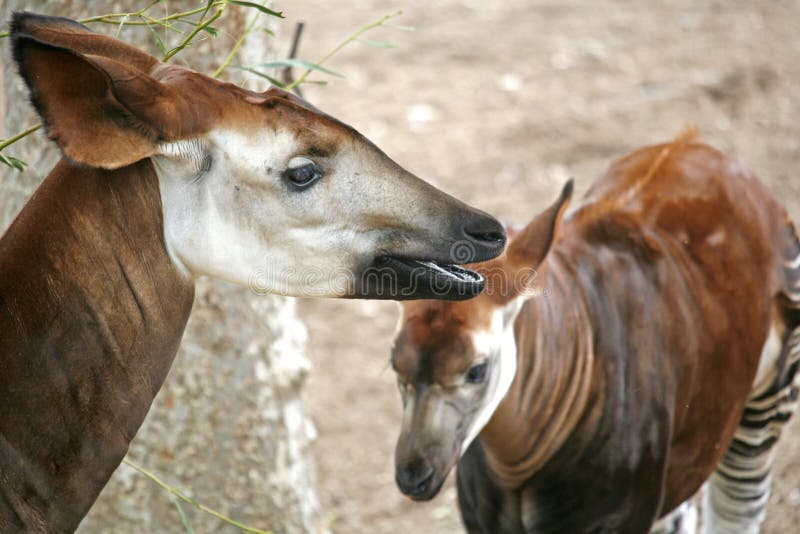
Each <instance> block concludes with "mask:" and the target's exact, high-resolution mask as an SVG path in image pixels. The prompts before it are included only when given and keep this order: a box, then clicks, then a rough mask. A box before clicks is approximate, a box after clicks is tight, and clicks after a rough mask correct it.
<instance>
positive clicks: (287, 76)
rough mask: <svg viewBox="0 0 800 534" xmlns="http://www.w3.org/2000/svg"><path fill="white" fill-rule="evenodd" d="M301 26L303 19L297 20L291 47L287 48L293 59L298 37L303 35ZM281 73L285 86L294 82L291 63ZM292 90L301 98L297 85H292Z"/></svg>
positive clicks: (290, 57) (301, 93)
mask: <svg viewBox="0 0 800 534" xmlns="http://www.w3.org/2000/svg"><path fill="white" fill-rule="evenodd" d="M303 28H305V23H304V22H303V21H300V22H298V23H297V26H295V27H294V37H293V38H292V48H291V50H289V59H295V58H296V57H297V50H298V49H299V48H300V38H301V37H302V36H303ZM282 74H283V76H282V81H283V85H284V86H285V87H288V86H290V85H292V84H293V83H294V71H293V69H292V66H291V65H286V67H284V68H283V73H282ZM292 91H293V92H294V94H296V95H297V96H299V97H300V98H303V92H302V91H301V90H300V86H299V85H294V86H293V88H292Z"/></svg>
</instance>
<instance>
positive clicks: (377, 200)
mask: <svg viewBox="0 0 800 534" xmlns="http://www.w3.org/2000/svg"><path fill="white" fill-rule="evenodd" d="M335 146H336V148H335V150H332V151H331V153H327V152H324V151H322V150H319V149H314V148H312V149H309V147H308V146H307V145H306V146H304V145H303V143H302V142H301V141H299V140H298V139H297V137H296V136H295V134H293V133H292V132H291V130H289V129H285V130H283V129H280V128H278V129H273V128H261V129H254V131H251V132H249V134H248V135H244V134H242V133H240V132H237V131H232V130H227V131H214V132H211V133H210V134H208V135H206V136H204V137H203V138H200V139H194V140H189V141H182V142H177V143H168V144H162V145H161V150H160V154H159V155H157V156H155V157H153V161H154V165H155V169H156V173H157V175H158V178H159V184H160V189H161V196H162V203H163V210H164V228H165V237H166V242H167V247H168V250H169V252H170V254H171V256H172V258H173V260H174V261H175V262H176V263H177V264H178V265H179V266H181V267H182V268H183V269H184V270H185V271H186V273H187V274H188V275H191V276H198V275H210V276H215V277H219V278H223V279H226V280H228V281H231V282H234V283H237V284H241V285H249V286H250V287H251V288H253V289H254V290H256V291H258V292H263V293H277V294H283V295H294V296H317V297H339V296H349V295H351V294H352V291H353V284H354V283H355V282H356V280H355V278H356V277H357V276H359V273H361V272H362V271H363V269H364V268H365V267H366V266H367V265H371V264H372V262H373V261H374V260H375V258H376V257H378V256H380V255H381V254H383V253H401V254H403V255H407V256H411V257H419V258H421V259H428V258H429V257H431V254H439V253H440V252H441V251H442V250H444V251H445V252H447V251H448V250H449V248H450V246H451V244H452V242H453V241H455V240H456V239H457V234H458V233H460V228H459V232H456V231H454V228H456V225H455V224H453V219H457V218H458V217H453V214H454V213H458V212H457V210H458V209H459V208H462V207H463V205H457V204H456V203H457V201H455V200H454V199H452V198H451V197H449V196H447V195H445V194H443V193H441V192H439V191H437V190H436V189H434V188H432V187H431V186H429V185H428V184H426V183H424V182H423V181H422V180H419V179H418V178H416V177H414V176H413V175H411V174H409V173H407V172H405V171H404V170H403V169H401V168H400V167H399V166H397V165H396V164H394V163H393V162H392V161H391V160H390V159H389V158H388V157H386V156H385V155H384V154H382V153H381V152H380V151H379V150H378V149H376V148H375V147H374V146H372V145H371V144H370V143H368V142H366V140H363V139H360V138H359V137H358V136H352V137H347V136H344V137H343V138H342V139H341V140H340V141H339V142H338V143H335ZM306 182H307V183H306ZM458 204H460V203H458ZM454 208H456V209H454ZM462 212H463V209H462ZM466 214H467V215H469V213H468V212H466Z"/></svg>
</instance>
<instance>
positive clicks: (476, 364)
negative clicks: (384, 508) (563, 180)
mask: <svg viewBox="0 0 800 534" xmlns="http://www.w3.org/2000/svg"><path fill="white" fill-rule="evenodd" d="M571 195H572V182H571V181H570V182H569V183H568V184H567V185H566V186H565V187H564V190H563V192H562V193H561V196H560V197H559V199H558V200H557V201H556V202H555V203H554V204H553V205H552V206H550V207H549V208H548V209H546V210H545V211H544V212H542V213H541V214H539V215H538V216H537V217H535V218H534V219H533V220H532V221H531V222H530V224H528V226H526V227H525V228H524V229H523V230H522V231H520V232H519V233H517V234H516V235H514V234H513V233H509V236H510V237H511V240H510V242H509V244H508V248H507V250H506V251H505V253H504V254H502V255H501V256H499V257H498V258H496V259H494V260H492V261H490V262H486V263H483V264H481V265H478V266H475V269H476V270H477V271H478V272H480V273H481V274H482V275H483V276H484V278H485V279H486V281H487V290H486V291H485V292H484V293H483V294H481V295H480V296H479V297H477V298H475V299H473V300H470V301H467V302H437V301H431V300H421V301H416V302H408V303H403V306H402V315H401V318H400V329H399V332H398V334H397V337H396V339H395V344H394V348H393V350H392V367H393V368H394V370H395V372H396V373H397V381H398V387H399V389H400V393H401V396H402V400H403V420H402V427H401V430H400V438H399V440H398V443H397V449H396V452H395V463H396V469H397V470H396V480H397V485H398V486H399V488H400V490H401V491H402V492H403V493H405V494H406V495H408V496H410V497H411V498H412V499H415V500H428V499H431V498H433V497H434V496H435V495H436V494H437V493H438V491H439V488H440V487H441V485H442V483H443V482H444V480H445V478H446V477H447V474H448V473H449V472H450V470H451V469H452V467H453V466H454V465H455V464H456V462H457V461H458V459H459V457H460V456H461V454H462V453H463V452H464V451H466V449H467V447H468V445H469V444H470V443H471V442H472V440H473V439H475V437H476V436H477V435H478V434H479V433H480V431H481V430H482V429H483V427H484V426H485V425H486V424H487V422H488V421H489V419H490V418H491V416H492V414H493V413H494V411H495V409H496V408H497V406H498V404H499V403H500V401H501V400H502V399H503V397H504V395H505V394H506V392H507V391H508V388H509V387H510V386H511V382H512V380H513V378H514V375H515V372H516V365H517V352H516V345H515V340H514V328H513V325H514V320H515V318H516V316H517V313H518V312H519V310H520V307H521V306H522V303H523V302H524V300H525V299H526V298H529V297H531V296H534V295H537V294H540V293H541V292H542V291H543V289H544V288H545V276H546V273H544V272H542V271H541V270H539V268H540V266H541V264H542V261H543V260H544V258H545V256H546V254H547V252H548V250H549V249H550V247H551V245H552V244H553V242H554V240H555V239H556V237H557V230H558V227H559V223H560V221H561V218H562V217H563V215H564V213H565V211H566V208H567V206H568V204H569V200H570V198H571Z"/></svg>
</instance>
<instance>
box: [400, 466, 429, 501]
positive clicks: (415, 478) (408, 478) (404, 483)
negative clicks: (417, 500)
mask: <svg viewBox="0 0 800 534" xmlns="http://www.w3.org/2000/svg"><path fill="white" fill-rule="evenodd" d="M433 474H434V470H433V467H432V466H431V465H429V464H428V463H427V462H425V461H424V460H421V459H418V460H416V461H411V462H409V463H407V464H405V465H402V466H398V468H397V472H396V473H395V478H396V480H397V486H398V487H399V488H400V490H401V491H402V492H403V493H405V494H407V495H422V494H424V493H425V492H427V491H428V489H429V488H430V484H431V480H432V479H433Z"/></svg>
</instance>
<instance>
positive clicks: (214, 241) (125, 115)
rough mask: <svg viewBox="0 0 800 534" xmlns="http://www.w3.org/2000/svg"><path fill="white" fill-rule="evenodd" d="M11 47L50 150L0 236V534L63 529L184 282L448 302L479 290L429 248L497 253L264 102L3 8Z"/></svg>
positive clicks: (117, 443) (441, 252)
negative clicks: (50, 159) (43, 172)
mask: <svg viewBox="0 0 800 534" xmlns="http://www.w3.org/2000/svg"><path fill="white" fill-rule="evenodd" d="M11 37H12V42H13V52H14V58H15V60H16V62H17V65H18V67H19V70H20V73H21V75H22V76H23V78H24V79H25V81H26V83H27V85H28V87H29V89H30V91H31V97H32V101H33V104H34V106H35V107H36V109H37V111H38V112H39V114H40V115H41V116H42V118H43V120H44V121H45V125H46V127H47V132H48V134H49V136H50V138H52V139H53V140H54V141H56V143H58V145H59V146H60V148H61V150H62V152H63V154H64V157H63V159H62V160H61V161H60V162H59V163H58V164H57V166H56V167H55V168H54V169H53V171H52V172H51V173H50V175H49V176H48V177H47V178H46V179H45V181H44V183H43V184H42V185H41V186H40V187H39V189H38V190H37V191H36V192H35V193H34V195H33V196H32V197H31V199H30V201H29V202H28V203H27V205H26V206H25V207H24V208H23V209H22V211H21V213H20V214H19V216H18V217H17V218H16V220H15V221H14V222H13V224H12V225H11V226H10V228H9V229H8V230H7V232H6V233H5V235H4V236H3V237H2V239H0V532H3V533H6V532H15V531H21V530H25V531H37V532H38V531H47V532H64V531H71V530H73V529H75V528H76V527H77V525H78V523H79V521H80V520H81V518H82V517H83V516H84V515H85V514H86V512H87V511H88V509H89V507H90V506H91V505H92V503H93V502H94V500H95V498H96V497H97V495H98V493H99V492H100V490H101V489H102V487H103V486H104V485H105V483H106V481H107V480H108V478H109V477H110V476H111V473H112V472H113V471H114V469H115V468H116V467H117V465H118V464H119V463H120V461H121V460H122V458H123V456H124V455H125V452H126V450H127V448H128V444H129V442H130V441H131V439H132V438H133V436H134V434H135V433H136V431H137V429H138V428H139V425H140V424H141V423H142V420H143V419H144V417H145V414H146V413H147V410H148V409H149V407H150V404H151V402H152V400H153V397H154V396H155V394H156V392H157V391H158V389H159V387H160V386H161V384H162V381H163V380H164V377H165V375H166V373H167V371H168V370H169V368H170V365H171V363H172V360H173V358H174V356H175V352H176V350H177V348H178V345H179V343H180V339H181V335H182V333H183V329H184V327H185V325H186V321H187V318H188V316H189V311H190V309H191V306H192V300H193V296H194V280H195V278H196V277H198V276H200V275H210V276H217V277H220V278H224V279H227V280H229V281H232V282H236V283H239V284H247V283H248V280H249V278H250V277H251V276H252V275H253V274H254V273H256V272H258V273H259V283H260V285H261V287H262V288H265V289H268V290H271V291H273V292H280V293H282V294H287V295H303V294H313V295H316V296H324V297H365V298H371V297H374V298H394V299H407V298H420V297H427V298H430V297H439V298H467V297H471V296H474V295H476V294H477V293H479V292H480V290H481V289H482V287H483V281H482V279H481V278H480V277H479V276H477V275H475V274H474V273H472V272H471V271H468V270H466V269H461V268H458V267H455V266H452V265H447V264H449V263H452V261H451V260H450V259H449V257H448V253H449V251H450V250H451V248H452V247H453V246H454V245H455V244H460V243H464V242H466V243H468V244H469V248H470V250H472V251H473V252H474V254H473V257H472V258H468V259H466V261H481V260H486V259H489V258H492V257H494V256H496V255H497V254H499V253H500V252H501V251H502V249H503V246H504V244H505V235H504V232H503V228H502V226H501V225H500V224H499V223H498V222H497V221H496V220H495V219H493V218H492V217H490V216H488V215H486V214H484V213H482V212H479V211H477V210H475V209H472V208H470V207H468V206H466V205H464V204H463V203H461V202H459V201H457V200H456V199H454V198H452V197H450V196H448V195H446V194H444V193H442V192H441V191H438V190H437V189H435V188H433V187H432V186H430V185H428V184H427V183H425V182H423V181H422V180H420V179H419V178H417V177H415V176H413V175H411V174H410V173H408V172H406V171H405V170H403V169H402V168H400V167H399V166H398V165H397V164H395V163H394V162H393V161H391V160H390V159H389V158H388V157H387V156H386V155H384V154H383V153H382V152H381V151H380V150H378V149H377V148H376V147H375V146H374V145H372V144H371V143H370V142H369V141H368V140H367V139H365V138H364V137H362V136H361V135H360V134H358V133H357V132H356V131H355V130H353V129H352V128H350V127H348V126H346V125H344V124H342V123H340V122H338V121H336V120H335V119H333V118H331V117H329V116H327V115H325V114H323V113H321V112H319V111H317V110H316V109H314V108H313V107H311V106H310V105H309V104H307V103H306V102H304V101H302V100H300V99H298V98H296V97H294V96H292V95H290V94H288V93H286V92H283V91H279V90H276V89H271V90H269V91H266V92H265V93H255V92H250V91H246V90H244V89H241V88H239V87H236V86H233V85H231V84H227V83H222V82H219V81H216V80H213V79H211V78H208V77H206V76H203V75H201V74H198V73H196V72H193V71H191V70H189V69H186V68H183V67H178V66H174V65H165V64H163V63H161V62H159V61H158V60H156V59H155V58H153V57H151V56H150V55H148V54H146V53H143V52H141V51H139V50H138V49H136V48H133V47H131V46H128V45H126V44H124V43H122V42H120V41H118V40H116V39H113V38H110V37H106V36H103V35H99V34H96V33H93V32H91V31H89V30H88V29H87V28H85V27H84V26H81V25H80V24H77V23H76V22H73V21H71V20H68V19H63V18H53V17H43V16H37V15H32V14H16V15H15V16H14V20H13V23H12V30H11ZM462 248H463V247H462ZM265 265H266V266H267V268H266V270H265V269H264V266H265ZM303 268H314V273H315V276H313V277H305V276H303ZM373 270H377V272H378V274H379V276H372V274H373V273H372V272H371V271H373ZM387 273H388V274H389V275H390V276H389V278H391V282H392V283H391V285H390V286H386V287H382V286H380V285H379V282H385V281H386V280H387ZM343 277H344V279H343Z"/></svg>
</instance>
